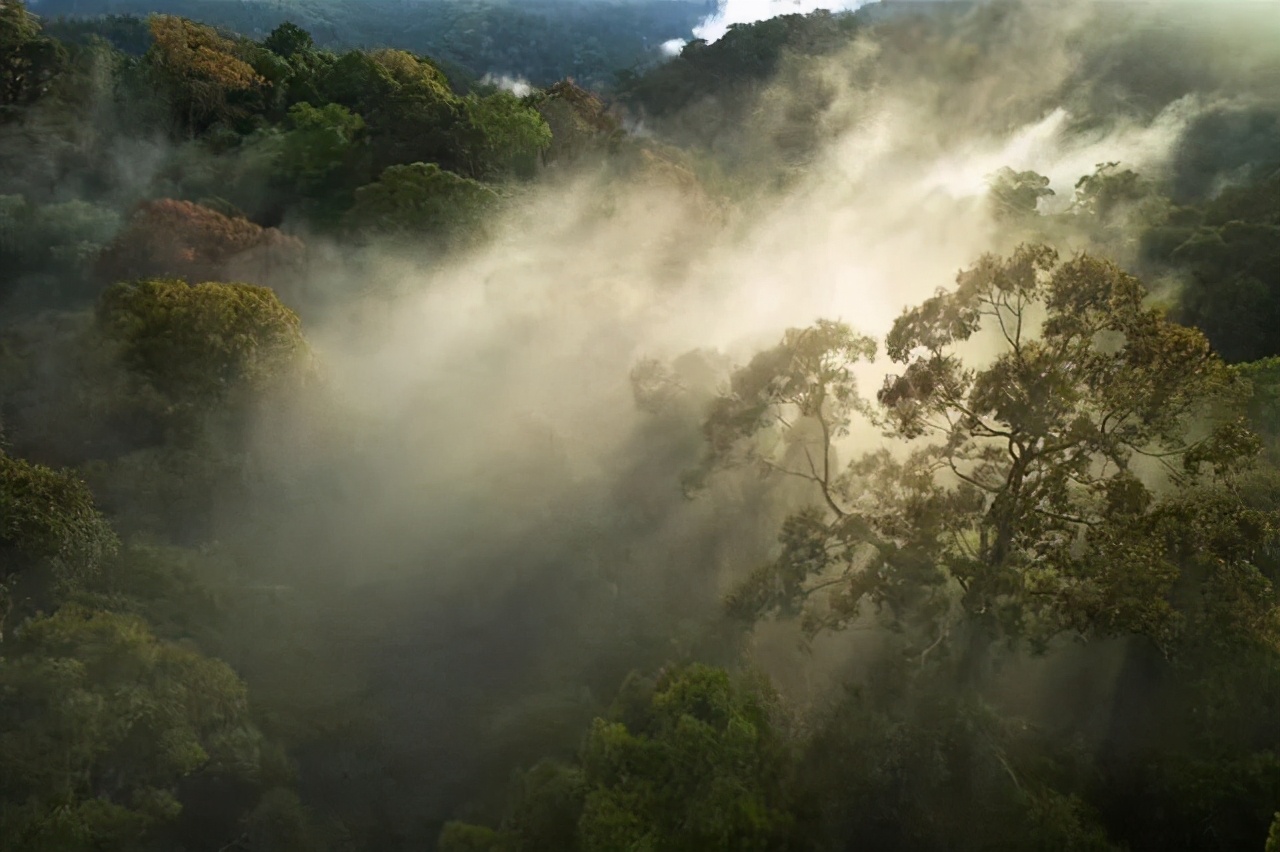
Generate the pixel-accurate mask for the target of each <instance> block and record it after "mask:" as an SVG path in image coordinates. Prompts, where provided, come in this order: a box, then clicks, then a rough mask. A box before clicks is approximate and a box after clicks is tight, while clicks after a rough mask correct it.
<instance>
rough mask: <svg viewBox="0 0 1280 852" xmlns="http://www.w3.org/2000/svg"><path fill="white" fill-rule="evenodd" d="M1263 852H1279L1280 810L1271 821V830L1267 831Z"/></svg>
mask: <svg viewBox="0 0 1280 852" xmlns="http://www.w3.org/2000/svg"><path fill="white" fill-rule="evenodd" d="M1263 852H1280V811H1276V818H1275V819H1274V820H1272V822H1271V831H1269V832H1268V833H1267V845H1266V848H1265V849H1264V850H1263Z"/></svg>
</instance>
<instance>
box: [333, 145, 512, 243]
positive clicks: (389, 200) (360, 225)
mask: <svg viewBox="0 0 1280 852" xmlns="http://www.w3.org/2000/svg"><path fill="white" fill-rule="evenodd" d="M497 201H498V195H497V193H495V192H494V191H493V190H491V189H489V188H488V187H486V186H485V185H484V184H481V183H478V182H476V181H474V180H470V179H468V178H464V177H460V176H458V175H456V174H453V173H452V172H447V171H445V170H444V169H441V168H440V167H439V166H437V165H436V164H435V163H410V164H409V165H405V166H392V167H390V168H388V169H387V170H386V171H384V172H383V173H382V175H381V176H380V177H379V178H378V180H377V182H376V183H372V184H369V185H368V186H363V187H361V188H360V189H357V190H356V197H355V204H354V205H353V206H352V207H351V209H350V210H349V211H348V212H347V217H346V221H347V226H348V227H349V228H351V229H352V230H355V231H358V232H363V233H370V234H371V233H382V234H390V235H400V236H408V235H413V234H418V235H425V234H437V235H449V234H457V233H459V232H463V231H465V230H467V229H470V228H474V227H476V226H477V225H479V224H480V222H481V221H482V220H483V217H484V215H485V213H487V212H488V211H489V210H490V209H492V208H493V207H494V206H495V204H496V203H497Z"/></svg>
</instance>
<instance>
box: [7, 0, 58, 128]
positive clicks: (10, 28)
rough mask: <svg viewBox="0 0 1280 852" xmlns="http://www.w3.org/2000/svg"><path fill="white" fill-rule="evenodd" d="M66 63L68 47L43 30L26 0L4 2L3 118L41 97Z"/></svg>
mask: <svg viewBox="0 0 1280 852" xmlns="http://www.w3.org/2000/svg"><path fill="white" fill-rule="evenodd" d="M65 64H66V50H65V49H64V48H63V47H62V45H61V43H59V42H57V41H54V40H53V39H49V38H45V37H44V36H42V35H41V34H40V24H39V22H38V21H37V20H36V17H35V15H32V14H31V13H30V12H28V11H27V7H26V4H25V3H23V2H21V0H5V2H4V3H0V121H2V120H4V119H5V118H7V117H8V116H9V113H10V111H11V110H12V109H13V108H14V107H21V106H26V105H28V104H31V103H34V102H35V101H36V100H38V99H39V98H40V97H41V96H42V95H43V94H44V93H45V92H46V91H47V89H48V87H49V84H50V82H51V81H52V80H53V78H54V77H55V76H57V74H58V73H59V71H61V70H62V68H63V66H64V65H65Z"/></svg>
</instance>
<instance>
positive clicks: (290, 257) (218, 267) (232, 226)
mask: <svg viewBox="0 0 1280 852" xmlns="http://www.w3.org/2000/svg"><path fill="white" fill-rule="evenodd" d="M302 257H303V244H302V241H301V240H299V239H297V238H296V237H290V236H286V235H285V234H282V233H281V232H280V231H278V230H276V229H275V228H263V227H261V226H259V225H256V224H254V223H253V222H250V221H249V220H248V219H245V218H242V217H239V216H227V215H224V214H222V213H219V212H217V211H216V210H211V209H210V208H208V207H205V206H203V205H200V204H196V203H194V202H191V201H176V200H174V199H169V198H161V199H156V200H152V201H144V202H142V203H141V204H139V205H138V208H137V209H136V210H135V211H134V214H133V216H132V217H131V218H130V219H129V223H128V224H127V225H126V226H125V228H124V229H123V230H122V231H121V232H120V233H119V234H117V235H116V238H115V239H114V240H112V241H111V243H110V244H109V245H108V246H107V247H106V248H105V249H103V251H102V253H101V255H99V257H98V261H97V274H98V276H99V278H102V279H105V280H106V281H108V282H118V281H128V280H132V279H135V278H144V277H152V276H155V277H163V278H184V279H186V280H188V281H192V282H196V281H213V280H218V279H224V280H225V279H226V278H230V277H232V276H233V275H238V276H245V277H248V276H251V277H253V278H255V279H258V280H263V279H268V280H269V279H270V278H272V277H273V276H280V275H285V274H288V273H290V272H293V271H295V270H296V269H297V268H298V267H299V266H300V264H301V261H302Z"/></svg>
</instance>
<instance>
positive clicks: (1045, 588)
mask: <svg viewBox="0 0 1280 852" xmlns="http://www.w3.org/2000/svg"><path fill="white" fill-rule="evenodd" d="M1144 295H1145V291H1144V290H1143V287H1142V285H1141V283H1140V282H1139V281H1138V280H1137V279H1135V278H1133V277H1132V276H1129V275H1127V274H1125V273H1124V272H1122V271H1121V270H1120V269H1119V268H1117V267H1116V266H1114V265H1113V264H1111V263H1109V262H1106V261H1102V260H1098V259H1096V258H1093V257H1090V256H1088V255H1082V256H1079V257H1076V258H1074V259H1072V260H1070V261H1067V262H1065V263H1063V262H1060V261H1059V259H1058V257H1057V254H1056V253H1055V252H1053V251H1052V250H1051V249H1048V248H1046V247H1043V246H1024V247H1022V248H1020V249H1019V250H1017V251H1016V252H1015V253H1014V254H1013V255H1012V256H1011V257H1009V258H1008V259H1001V258H997V257H992V256H987V257H984V258H983V259H982V260H980V261H979V262H978V263H977V264H976V265H975V266H973V267H972V268H970V269H969V270H967V271H965V272H963V273H961V274H960V275H959V276H958V278H957V287H956V288H955V289H954V290H952V291H950V292H943V291H940V292H939V293H938V295H936V296H935V297H933V298H931V299H929V300H927V301H926V302H924V303H923V304H922V305H920V306H919V307H916V308H913V309H911V310H908V311H906V312H905V313H904V314H903V315H902V316H901V317H900V318H899V319H898V320H897V321H896V322H895V324H894V326H893V330H892V331H891V332H890V334H889V335H888V338H887V349H888V354H889V357H890V358H891V359H892V360H893V361H895V362H897V363H899V364H901V365H903V368H904V369H903V370H902V372H901V373H900V374H899V375H893V376H890V377H888V378H887V379H886V380H885V383H884V386H883V387H882V388H881V390H880V392H879V394H878V400H879V402H880V404H881V406H882V410H883V414H884V425H885V426H886V427H888V429H889V430H890V432H891V434H893V435H895V436H897V437H898V438H900V439H904V440H907V441H916V440H917V439H922V438H930V437H931V438H933V439H934V440H933V441H931V442H927V443H925V444H924V445H923V446H919V445H913V448H910V449H909V450H908V451H907V453H905V454H903V455H899V456H896V457H895V456H894V455H891V454H890V453H889V452H888V451H887V450H885V451H880V452H877V453H871V454H868V455H865V456H864V457H862V458H861V459H859V460H857V461H855V462H854V463H852V464H850V465H849V466H847V467H846V468H845V469H843V470H840V469H838V468H836V467H835V466H834V465H831V464H828V463H827V462H826V461H825V460H826V459H829V458H830V453H831V449H832V447H831V441H832V437H833V436H837V435H838V434H839V433H840V431H841V430H842V428H843V427H844V424H845V423H846V422H847V418H848V415H849V412H850V411H851V410H853V408H854V403H853V402H851V401H852V400H854V399H855V391H854V388H853V386H852V384H851V382H850V381H849V378H848V371H847V365H849V364H850V363H851V362H852V360H853V359H852V358H851V357H850V350H849V344H848V340H849V338H848V336H847V332H845V331H844V330H843V329H841V330H840V333H839V334H837V335H836V336H834V338H831V342H830V343H826V342H824V334H823V330H824V329H826V330H827V331H826V332H825V334H826V336H828V337H830V334H831V332H830V329H831V328H832V326H830V325H819V326H818V327H817V328H815V329H814V330H812V331H810V332H808V335H809V336H808V337H806V335H805V334H804V333H801V332H790V333H789V335H788V342H787V343H786V344H785V345H784V346H783V347H779V349H778V350H775V351H774V353H773V354H771V355H767V356H762V357H761V359H760V360H759V361H757V362H753V364H752V365H751V366H749V367H748V368H746V369H745V370H744V371H742V372H741V373H740V374H739V376H736V377H735V393H734V394H732V395H730V396H727V397H725V398H724V399H723V400H722V401H721V402H720V403H719V404H718V405H717V407H716V408H715V409H713V411H712V414H711V416H710V417H709V418H708V421H707V429H708V435H709V438H710V447H711V450H710V451H711V455H712V458H713V459H719V458H725V457H728V456H729V454H731V453H733V452H738V451H739V449H738V448H740V447H741V446H742V444H743V443H744V442H745V441H746V440H748V439H751V438H753V437H758V436H759V435H760V434H761V430H762V429H763V428H764V427H765V426H767V425H773V423H774V422H776V419H777V418H776V417H772V418H771V416H770V415H769V412H772V411H776V410H777V407H778V405H779V403H785V404H786V405H788V406H790V408H791V409H793V410H795V411H796V412H797V414H800V415H803V417H804V419H806V420H809V421H812V422H813V423H815V424H816V426H815V427H814V428H813V429H811V430H809V431H808V432H803V431H802V430H801V428H800V426H801V424H798V423H793V422H791V421H789V420H788V421H786V422H784V423H782V424H781V425H782V427H783V432H784V434H785V435H787V436H789V437H791V438H792V443H794V444H799V445H800V446H801V448H802V449H801V450H799V451H797V450H793V451H792V452H791V456H792V458H793V459H794V458H795V457H796V456H797V455H798V456H799V462H800V464H797V463H796V462H794V461H791V462H788V461H787V460H785V459H784V460H782V461H779V460H777V458H776V455H774V454H766V455H765V456H764V457H763V458H762V459H761V463H762V464H764V465H766V466H768V467H771V468H774V469H777V470H778V472H780V473H786V474H790V475H794V476H798V477H800V478H801V479H805V480H808V481H809V482H811V483H812V484H813V486H814V487H815V489H816V492H817V496H818V497H819V498H820V499H821V503H822V505H821V506H820V507H815V508H811V509H807V510H805V511H802V512H800V513H798V514H796V515H794V516H792V517H791V518H789V519H788V520H787V522H786V524H784V526H783V531H782V535H781V538H780V541H781V555H780V556H779V557H778V559H776V560H775V561H773V562H772V563H770V564H769V565H767V566H766V567H764V568H762V569H761V570H760V571H759V572H757V573H756V574H755V575H754V576H753V577H752V578H751V579H750V580H749V581H748V582H747V583H746V584H744V585H743V586H742V587H741V588H740V589H739V590H738V592H737V593H736V594H735V595H734V596H733V597H732V598H731V603H732V604H733V605H734V606H735V607H736V608H737V609H738V611H740V612H743V613H745V614H749V615H751V616H753V617H758V616H760V615H765V614H770V613H773V614H778V613H784V612H790V611H793V610H794V608H796V607H797V606H798V605H802V606H803V609H804V612H805V618H806V626H807V627H808V628H809V629H810V630H811V631H817V630H821V629H824V628H829V627H842V626H845V625H847V624H848V623H849V622H850V620H851V619H853V618H855V617H856V616H857V614H858V612H859V604H860V603H861V602H862V601H864V600H869V601H873V602H876V603H878V604H888V605H890V606H891V607H892V608H893V609H895V610H896V611H898V612H899V613H902V612H905V611H908V610H910V611H912V612H914V613H915V614H916V615H917V616H923V624H924V627H923V629H924V639H923V640H922V641H923V645H922V646H921V648H923V646H925V645H927V646H928V649H925V650H924V654H927V653H928V650H930V649H932V648H933V647H935V646H936V645H938V644H941V643H942V642H943V641H944V640H945V639H947V638H948V637H951V638H952V639H953V640H954V639H955V638H957V637H958V636H960V635H967V637H968V638H967V640H966V641H962V642H960V647H961V649H962V654H961V656H962V658H964V659H966V660H968V664H967V665H966V666H965V667H964V668H965V669H967V670H968V673H969V674H970V675H972V674H976V671H977V670H976V668H975V667H980V666H981V664H982V660H983V658H984V656H985V649H987V648H988V647H989V646H990V643H991V642H992V641H994V640H995V639H996V638H998V637H1000V636H1005V637H1010V638H1019V637H1020V638H1030V639H1033V640H1036V641H1039V642H1043V641H1047V640H1048V639H1049V638H1050V637H1052V636H1054V635H1056V634H1058V633H1060V632H1062V631H1066V630H1070V631H1074V632H1077V633H1080V634H1084V635H1089V634H1092V633H1102V634H1126V633H1138V634H1141V635H1144V636H1147V637H1149V638H1150V639H1151V640H1153V641H1154V642H1156V643H1157V644H1158V645H1159V646H1160V647H1162V648H1165V649H1166V650H1169V649H1171V647H1172V644H1173V643H1174V642H1175V641H1176V638H1177V636H1178V633H1179V629H1180V625H1181V624H1182V621H1183V615H1182V614H1181V613H1180V612H1179V603H1180V602H1182V601H1186V600H1189V599H1191V598H1194V597H1195V594H1196V593H1197V592H1199V591H1200V590H1204V589H1206V588H1208V586H1211V585H1213V584H1214V583H1216V582H1219V581H1225V578H1226V577H1228V576H1233V575H1240V576H1243V577H1249V576H1258V573H1259V572H1258V568H1257V565H1256V561H1257V559H1258V558H1259V556H1260V554H1261V553H1262V552H1264V551H1265V549H1266V548H1267V547H1268V546H1269V545H1268V542H1269V541H1271V540H1272V538H1273V535H1274V524H1273V523H1271V522H1267V521H1266V519H1265V515H1257V514H1251V513H1250V512H1249V511H1248V510H1247V507H1244V506H1241V505H1239V503H1238V501H1237V502H1236V503H1232V502H1231V501H1230V500H1229V499H1227V504H1226V507H1224V508H1222V509H1210V508H1208V506H1207V504H1201V506H1200V508H1199V509H1197V507H1196V506H1194V505H1186V504H1176V503H1169V502H1167V501H1162V500H1161V499H1159V497H1158V488H1159V487H1160V486H1161V484H1162V483H1170V484H1174V485H1178V486H1180V487H1186V486H1188V485H1189V484H1191V483H1194V482H1200V481H1204V480H1205V478H1206V477H1217V478H1219V479H1221V478H1224V477H1230V476H1231V475H1232V474H1233V473H1234V472H1235V471H1237V470H1239V469H1240V468H1241V467H1243V466H1246V465H1247V464H1248V463H1249V462H1250V460H1251V459H1252V458H1253V457H1254V456H1255V455H1256V453H1257V450H1258V442H1257V439H1256V437H1255V436H1253V435H1252V434H1251V433H1250V432H1248V430H1247V429H1246V428H1245V427H1244V426H1243V424H1242V422H1241V421H1240V420H1239V419H1238V417H1237V415H1238V413H1240V411H1239V407H1238V402H1239V400H1240V397H1241V396H1242V393H1243V387H1242V383H1240V382H1238V381H1237V380H1236V376H1235V375H1234V374H1233V373H1232V371H1230V370H1229V369H1228V368H1227V367H1226V366H1225V365H1224V364H1223V363H1222V362H1221V361H1220V360H1219V359H1218V358H1217V357H1216V356H1215V355H1214V354H1213V352H1212V351H1211V349H1210V348H1209V345H1208V342H1207V341H1206V340H1205V338H1204V336H1203V335H1202V334H1200V333H1199V332H1198V331H1195V330H1194V329H1189V328H1185V327H1182V326H1179V325H1176V324H1174V323H1172V322H1169V321H1168V320H1167V319H1166V318H1165V317H1164V316H1162V315H1161V314H1160V313H1159V311H1157V310H1156V309H1152V308H1148V307H1146V306H1145V305H1144V302H1143V300H1144ZM806 339H811V340H813V341H815V342H814V343H813V344H811V345H812V346H813V347H814V350H813V351H810V350H808V349H806V348H803V347H799V346H798V345H797V344H798V343H799V342H800V341H802V340H806ZM978 342H982V343H985V344H986V345H988V346H991V347H994V353H995V354H994V355H993V356H992V357H990V358H989V359H987V360H986V361H985V362H984V363H983V364H982V366H980V367H971V366H966V365H965V363H964V362H963V361H962V360H961V358H960V351H962V348H963V347H964V346H965V345H966V344H970V345H971V346H972V343H978ZM866 351H867V349H866V346H865V344H864V345H863V346H862V347H861V348H855V349H853V350H852V353H853V354H856V355H861V356H865V353H866ZM779 388H783V389H786V394H787V395H786V396H782V397H779V396H778V390H777V389H779ZM806 436H808V437H806ZM1200 509H1203V512H1200ZM1184 512H1191V516H1186V515H1183V514H1180V513H1184ZM1224 512H1225V514H1224ZM1190 530H1200V531H1202V532H1203V533H1204V535H1203V536H1201V537H1199V538H1196V537H1195V536H1194V535H1193V536H1192V539H1193V540H1188V541H1187V542H1186V546H1175V545H1173V544H1172V542H1171V541H1170V539H1169V536H1170V535H1176V534H1178V532H1179V531H1182V532H1189V531H1190ZM1235 534H1238V535H1239V536H1240V538H1238V539H1233V538H1231V536H1232V535H1235ZM1210 542H1219V543H1226V542H1229V543H1230V544H1229V546H1227V547H1226V548H1225V550H1224V549H1222V548H1218V549H1214V550H1212V555H1211V557H1210V558H1206V559H1204V560H1195V559H1193V557H1195V555H1196V552H1197V548H1203V547H1205V546H1206V545H1208V544H1209V543H1210ZM1189 561H1195V562H1197V564H1195V565H1191V564H1189ZM1245 585H1246V586H1248V585H1249V584H1248V583H1246V584H1245ZM931 587H932V588H938V589H946V588H948V587H952V588H954V589H955V593H956V594H955V596H954V598H953V597H952V596H950V595H947V594H943V595H938V594H926V592H927V590H928V589H929V588H931ZM1188 587H1189V588H1188ZM1190 590H1195V591H1190ZM1243 594H1244V596H1245V598H1247V599H1248V600H1249V601H1251V602H1252V603H1251V604H1250V606H1253V607H1258V608H1260V609H1261V610H1262V611H1263V612H1264V613H1266V615H1264V617H1263V618H1262V620H1261V621H1259V622H1256V624H1255V626H1257V627H1258V628H1259V629H1264V628H1265V630H1267V631H1270V630H1271V629H1272V627H1271V626H1270V625H1273V624H1274V612H1275V609H1274V606H1275V605H1274V602H1273V601H1270V600H1269V598H1268V595H1270V585H1269V583H1267V582H1266V581H1265V580H1264V581H1263V582H1262V583H1261V584H1256V585H1253V586H1252V587H1251V588H1249V590H1248V591H1245V592H1243ZM953 601H954V603H955V604H957V605H958V610H956V611H953V612H949V608H950V607H951V606H952V602H953ZM953 634H954V635H953ZM1261 638H1263V639H1264V641H1269V640H1267V639H1266V637H1265V635H1264V636H1262V637H1261ZM917 650H918V651H919V650H920V648H918V649H917ZM924 654H922V658H923V656H924Z"/></svg>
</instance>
